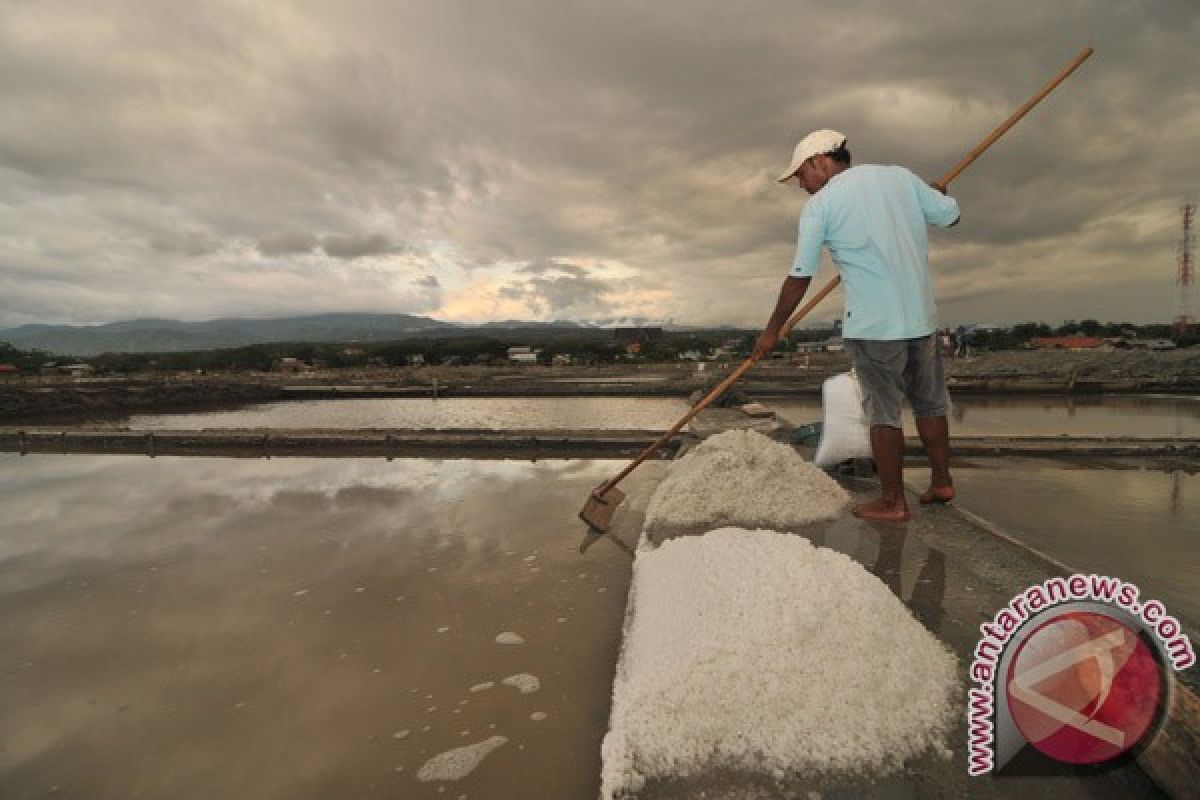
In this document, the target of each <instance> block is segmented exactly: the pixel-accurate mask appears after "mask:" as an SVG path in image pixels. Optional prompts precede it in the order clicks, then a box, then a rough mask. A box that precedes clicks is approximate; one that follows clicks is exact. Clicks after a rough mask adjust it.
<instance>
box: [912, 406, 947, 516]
mask: <svg viewBox="0 0 1200 800" xmlns="http://www.w3.org/2000/svg"><path fill="white" fill-rule="evenodd" d="M917 433H919V434H921V443H922V444H923V445H925V456H926V457H927V458H928V459H929V488H928V489H926V490H925V492H924V494H922V495H921V502H922V503H926V504H927V503H948V502H950V501H951V500H953V499H954V481H953V480H951V478H950V426H949V424H947V422H946V417H945V416H944V415H943V416H940V417H917Z"/></svg>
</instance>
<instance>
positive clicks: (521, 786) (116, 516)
mask: <svg viewBox="0 0 1200 800" xmlns="http://www.w3.org/2000/svg"><path fill="white" fill-rule="evenodd" d="M622 464H623V462H606V461H542V462H538V463H527V462H496V461H492V462H489V461H431V460H398V461H392V462H385V461H382V460H366V459H362V460H358V459H350V460H336V461H334V460H321V459H303V458H290V459H277V460H271V461H266V460H238V459H215V458H214V459H185V458H157V459H147V458H142V457H125V456H68V457H64V456H26V457H23V458H22V457H19V456H10V455H0V502H2V504H3V508H4V514H3V515H0V681H3V685H4V691H3V692H0V786H2V787H3V792H0V794H3V796H4V797H41V796H54V797H87V798H122V799H124V798H136V797H144V798H161V797H171V798H179V799H184V798H212V797H230V798H272V799H273V798H280V799H282V798H314V799H315V798H321V799H322V800H325V799H326V798H330V797H381V798H383V797H388V798H393V797H404V798H410V797H411V798H421V797H427V798H440V797H459V796H460V795H463V794H465V795H467V796H469V797H496V798H529V797H594V796H595V795H596V793H597V791H598V786H599V784H598V776H599V771H600V765H599V747H600V738H601V736H602V735H603V732H604V728H605V722H606V720H607V714H608V704H609V696H608V695H609V690H610V685H611V675H612V670H613V665H614V663H615V660H616V653H617V646H618V643H619V637H620V626H621V615H622V612H623V609H624V603H625V595H626V591H627V586H628V576H629V564H630V558H631V557H630V555H629V554H627V553H626V552H624V551H623V550H621V549H619V548H617V547H614V546H612V543H611V542H610V541H603V540H602V541H600V542H597V543H596V544H595V545H594V546H593V547H592V548H591V549H589V550H588V551H587V552H586V554H582V555H581V554H580V553H579V552H578V550H577V546H578V545H579V543H580V540H581V538H582V537H581V534H582V529H583V526H582V523H580V522H579V521H578V520H577V519H576V518H575V514H576V512H577V511H578V509H579V507H580V506H581V505H582V502H583V500H584V499H585V497H586V495H587V492H588V491H589V490H590V489H591V488H592V487H593V486H595V485H596V484H597V483H599V482H600V481H601V480H603V479H605V478H607V477H609V476H610V475H611V474H612V473H613V472H615V471H616V469H617V468H619V467H620V466H621V465H622ZM660 470H661V465H657V464H647V465H645V466H644V467H643V468H642V469H641V470H639V471H638V472H637V473H635V474H634V475H633V476H631V477H630V478H629V479H628V481H627V482H626V488H627V489H632V490H633V491H632V492H631V502H630V506H634V505H636V504H637V503H639V502H640V503H642V504H643V506H644V500H645V497H644V495H645V494H646V493H647V492H648V491H649V487H651V486H652V485H653V483H654V482H655V480H656V479H657V478H658V477H660V472H659V471H660ZM639 493H640V494H639ZM639 497H640V500H639ZM627 519H628V520H629V522H630V524H637V523H638V522H639V518H638V515H637V514H636V513H629V514H628V517H627ZM622 524H624V523H622ZM505 632H512V633H516V634H519V635H520V636H521V637H522V638H523V640H524V644H521V645H503V644H498V643H497V641H496V637H497V636H498V635H499V634H501V633H505ZM522 673H528V674H530V675H533V676H536V677H537V678H538V682H539V683H540V688H539V689H538V690H537V691H536V692H532V693H528V694H523V693H522V692H521V691H519V689H518V688H517V687H514V686H512V685H506V684H504V683H503V680H504V679H505V678H507V677H510V676H513V675H518V674H522ZM518 682H519V683H524V684H526V685H527V684H528V681H527V680H523V681H518ZM485 683H493V684H494V686H492V687H490V688H486V689H478V690H477V691H474V692H473V691H471V688H472V687H478V686H480V685H482V684H485ZM526 688H527V686H526ZM535 714H538V715H540V714H544V715H545V717H544V718H541V717H540V716H539V718H534V715H535ZM494 736H503V737H506V738H507V740H508V741H507V743H505V744H504V745H502V746H501V747H499V749H497V750H496V751H495V752H494V753H492V754H490V755H488V756H487V757H486V758H485V759H484V760H483V762H482V764H480V766H479V767H478V768H477V769H475V770H474V771H473V772H472V773H470V774H469V775H467V776H466V777H465V778H463V779H462V780H459V781H455V782H441V783H439V782H421V781H419V780H417V777H416V776H417V773H418V772H419V770H420V768H421V767H422V765H423V764H425V763H426V761H427V760H428V759H430V758H432V757H434V756H436V755H438V754H439V753H443V752H445V751H448V750H451V749H454V748H458V747H462V746H464V745H471V744H476V743H479V742H484V741H486V740H489V739H491V738H492V737H494ZM439 789H441V790H442V791H439Z"/></svg>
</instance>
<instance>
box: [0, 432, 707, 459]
mask: <svg viewBox="0 0 1200 800" xmlns="http://www.w3.org/2000/svg"><path fill="white" fill-rule="evenodd" d="M661 435H662V432H661V431H646V430H585V431H565V430H510V431H492V430H404V429H397V430H386V429H362V430H318V429H304V430H286V429H241V430H237V429H230V430H211V429H209V430H199V431H177V430H159V431H132V430H128V429H113V428H109V429H104V428H96V429H86V428H73V429H72V428H59V429H44V428H43V429H34V428H28V429H15V428H0V452H8V453H21V454H25V453H114V454H121V453H126V454H135V455H148V456H157V455H186V456H234V457H254V458H261V457H263V456H310V457H311V456H341V457H351V456H382V457H386V458H409V457H436V458H522V459H527V458H625V457H630V458H631V457H633V456H635V455H637V454H638V453H640V452H641V451H642V450H644V449H645V448H646V446H647V445H649V444H650V442H652V441H654V440H655V439H657V438H658V437H659V436H661ZM683 438H684V436H683V435H679V436H676V437H673V438H672V440H671V441H670V442H669V443H668V444H667V446H666V447H664V448H663V450H662V451H661V452H660V454H659V457H661V458H671V457H672V456H673V455H674V454H675V452H676V450H677V449H678V448H679V445H680V443H681V441H682V440H683Z"/></svg>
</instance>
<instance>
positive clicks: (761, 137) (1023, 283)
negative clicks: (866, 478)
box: [0, 0, 1200, 325]
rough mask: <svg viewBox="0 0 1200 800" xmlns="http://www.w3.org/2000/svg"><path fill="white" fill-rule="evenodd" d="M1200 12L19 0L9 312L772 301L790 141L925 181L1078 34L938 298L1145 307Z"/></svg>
mask: <svg viewBox="0 0 1200 800" xmlns="http://www.w3.org/2000/svg"><path fill="white" fill-rule="evenodd" d="M1198 35H1200V5H1197V4H1196V3H1195V2H1193V0H1173V1H1169V0H1147V1H1146V2H1141V3H1113V2H1110V0H1073V1H1072V2H1034V1H1033V0H1021V1H1020V2H1015V3H1007V4H999V3H994V2H982V0H964V1H963V2H959V3H949V4H948V3H945V2H944V1H943V0H938V1H937V2H934V0H907V1H906V2H903V3H897V2H890V1H889V2H885V0H847V2H844V3H842V4H840V5H839V6H837V8H836V10H832V9H830V7H828V6H827V5H824V4H817V3H814V2H793V1H791V0H788V1H787V2H784V1H783V0H780V1H779V2H751V3H739V4H735V5H730V4H727V3H717V2H689V3H655V4H645V3H633V2H619V1H618V2H598V1H597V2H582V1H575V0H572V1H571V2H563V3H543V2H532V0H530V1H529V2H522V1H521V0H514V1H513V2H506V3H503V4H485V3H465V2H456V1H454V0H451V1H450V2H445V3H436V4H429V3H420V2H392V1H390V0H389V1H388V2H385V1H384V0H350V1H349V2H332V1H330V2H314V3H308V4H305V5H303V6H296V7H293V6H282V5H276V4H267V5H260V6H247V5H245V4H241V3H235V2H214V3H203V4H183V3H177V4H175V3H164V4H145V3H141V2H134V1H133V0H125V1H124V2H121V1H120V0H114V1H113V2H109V3H106V4H105V5H104V8H103V10H102V11H101V10H95V11H91V10H89V9H88V8H87V7H86V6H80V5H79V4H75V3H68V2H66V0H60V2H44V3H36V4H33V3H30V4H17V5H15V6H11V7H10V8H9V9H8V10H7V11H6V14H5V18H4V23H3V24H0V92H2V93H3V96H4V98H5V101H4V103H3V105H0V289H3V292H4V296H5V297H6V299H10V300H11V302H10V303H6V304H5V307H4V308H3V309H0V325H2V324H18V323H21V322H32V321H44V322H54V321H104V320H108V319H114V318H120V317H126V316H133V315H135V314H143V313H156V314H164V315H178V314H188V315H200V316H217V315H222V314H225V313H240V314H253V313H263V314H266V313H270V314H278V313H288V312H292V311H295V310H313V311H317V310H324V309H338V310H345V309H353V308H362V309H364V310H366V309H370V310H410V311H411V310H415V309H421V310H422V312H423V313H434V315H437V312H438V310H439V309H438V308H436V307H431V306H429V305H428V304H429V303H431V302H442V301H443V300H445V301H446V302H447V303H448V305H446V306H445V310H446V313H463V314H466V313H476V314H481V315H486V314H487V313H489V312H488V311H487V308H489V307H490V306H488V304H487V302H485V301H487V300H488V299H489V298H491V299H492V300H495V299H499V300H509V301H516V302H518V303H520V304H522V305H523V307H525V308H527V309H528V311H529V313H530V314H544V315H553V314H562V313H568V314H572V315H576V316H580V317H600V316H606V317H607V316H613V315H628V316H635V315H637V316H647V315H649V316H658V317H674V318H676V319H678V320H679V321H681V322H706V323H728V322H734V323H742V324H761V322H762V321H763V319H764V318H765V316H766V313H767V312H768V311H769V308H770V305H771V303H772V302H773V299H774V296H773V295H774V292H775V289H776V288H777V286H778V283H779V281H780V280H781V279H782V277H783V274H784V273H785V272H786V269H787V265H788V263H789V262H790V259H791V255H792V249H793V247H794V241H793V237H794V232H795V219H796V214H797V212H798V211H799V209H800V206H801V204H802V202H803V199H804V197H803V195H802V194H800V193H798V192H796V191H795V190H792V189H789V188H786V187H781V186H779V185H777V184H775V183H774V181H773V178H774V175H775V173H776V172H777V170H778V169H780V168H781V167H782V166H783V165H784V164H785V163H786V162H787V160H788V157H789V155H790V151H791V148H792V147H793V145H794V144H795V141H796V139H797V138H798V137H799V136H801V135H802V134H803V133H805V132H806V131H808V130H810V129H813V128H817V127H834V128H838V129H840V130H842V131H844V132H845V133H847V134H848V135H849V137H850V145H851V149H852V151H853V152H854V154H855V158H856V160H857V161H859V162H875V163H880V162H883V163H902V164H905V165H908V166H910V167H912V168H913V169H914V170H916V171H917V172H918V173H920V174H922V175H923V176H925V177H928V178H933V177H936V176H938V175H940V174H942V173H944V172H945V171H946V170H947V169H948V168H949V167H950V166H951V165H952V164H953V163H954V162H955V161H956V160H957V159H958V158H959V157H960V156H961V155H962V154H963V153H965V152H966V151H967V150H969V149H970V148H971V147H972V146H973V145H974V144H976V143H977V142H978V141H979V140H980V139H981V138H982V137H983V136H984V135H986V134H987V133H988V132H989V131H990V130H991V128H992V127H993V126H995V125H996V124H997V123H998V122H999V121H1000V120H1002V119H1003V118H1004V117H1005V116H1007V114H1008V113H1009V112H1010V111H1011V110H1012V109H1013V108H1015V107H1016V106H1017V105H1019V104H1020V103H1021V102H1022V101H1023V100H1024V99H1026V98H1027V97H1028V96H1029V95H1030V94H1032V93H1033V92H1034V91H1035V90H1036V89H1037V88H1038V87H1040V86H1041V84H1042V83H1044V82H1045V81H1046V80H1047V79H1048V78H1049V77H1050V76H1051V75H1053V74H1054V73H1055V72H1056V71H1057V70H1058V69H1059V68H1060V67H1061V66H1062V65H1063V64H1065V63H1066V61H1067V60H1068V59H1069V58H1070V57H1071V56H1072V55H1073V54H1074V53H1075V52H1076V51H1077V50H1078V49H1079V48H1080V47H1082V46H1083V45H1085V44H1092V45H1095V46H1096V48H1097V55H1096V56H1095V57H1094V58H1093V59H1092V60H1091V61H1090V62H1089V63H1087V64H1085V65H1084V67H1083V68H1082V69H1081V70H1080V72H1079V73H1078V75H1077V76H1075V77H1073V78H1071V79H1070V80H1069V81H1068V82H1067V83H1066V84H1065V85H1064V86H1063V87H1062V88H1061V89H1060V90H1059V91H1058V92H1056V93H1055V94H1054V95H1052V96H1051V97H1050V98H1049V99H1048V100H1047V101H1046V102H1045V103H1044V104H1043V105H1042V106H1041V107H1039V108H1038V109H1036V110H1035V111H1034V112H1033V113H1032V114H1031V115H1030V117H1029V118H1028V119H1026V120H1025V121H1023V122H1022V123H1020V125H1018V126H1017V127H1016V128H1015V129H1014V130H1013V131H1012V132H1010V133H1009V134H1008V135H1007V136H1006V137H1005V138H1004V139H1002V140H1001V141H1000V142H999V143H998V144H997V145H996V147H994V148H993V149H992V150H991V151H989V152H988V153H987V154H985V155H984V156H983V157H982V158H981V159H980V160H979V161H978V162H977V163H976V164H975V165H974V166H972V167H971V169H970V170H969V171H968V172H966V173H964V175H963V176H962V177H961V178H960V179H959V180H958V181H956V182H955V184H954V185H953V186H952V192H953V194H955V196H956V197H958V199H959V201H960V203H961V205H962V208H963V223H962V225H960V226H959V227H958V228H955V229H954V230H953V231H951V232H949V233H948V234H941V233H937V234H935V235H934V237H933V247H934V252H933V262H934V266H935V271H936V272H937V277H938V290H939V296H943V297H944V302H943V311H944V316H949V317H951V319H948V320H947V321H956V320H954V319H953V317H954V315H959V314H961V315H964V316H965V317H968V318H969V317H971V316H979V315H983V316H986V317H987V318H988V321H992V322H996V321H1001V322H1002V321H1005V320H1007V319H1014V318H1017V317H1020V316H1022V315H1023V314H1025V313H1027V312H1028V310H1029V309H1030V308H1032V307H1034V306H1033V305H1030V300H1031V298H1039V299H1042V298H1046V297H1049V296H1053V297H1056V298H1057V299H1058V303H1057V305H1056V304H1054V303H1049V302H1047V307H1048V308H1054V309H1059V308H1061V309H1062V311H1061V314H1062V316H1073V317H1085V316H1098V317H1104V316H1106V315H1109V314H1113V315H1115V314H1121V315H1126V316H1131V317H1134V318H1137V319H1142V320H1149V319H1162V318H1165V317H1169V316H1170V315H1171V314H1172V313H1173V311H1174V305H1173V296H1172V294H1171V283H1172V277H1173V276H1172V265H1173V261H1174V250H1175V242H1176V240H1177V237H1178V222H1177V218H1176V217H1177V207H1178V205H1179V202H1180V201H1181V200H1182V198H1183V197H1185V196H1187V195H1188V194H1189V193H1192V194H1194V193H1195V192H1196V184H1197V180H1198V178H1200V168H1197V166H1196V165H1195V164H1196V162H1195V159H1194V157H1193V152H1192V151H1193V150H1194V141H1195V131H1196V130H1197V129H1198V126H1200V103H1198V102H1197V96H1196V91H1195V89H1194V88H1193V84H1194V81H1192V80H1190V79H1189V78H1188V77H1187V76H1189V75H1192V74H1194V72H1195V69H1196V67H1197V66H1200V63H1198V61H1200V59H1198V56H1197V55H1196V49H1195V42H1196V40H1197V36H1198ZM99 254H103V259H104V262H105V264H106V269H105V270H104V271H103V272H101V271H97V270H96V269H95V264H96V262H97V258H98V257H99ZM287 256H295V257H296V258H291V259H289V258H284V257H287ZM367 264H370V269H369V270H368V269H364V265H367ZM522 265H528V266H522ZM600 265H608V266H607V267H602V266H600ZM614 270H615V272H614ZM1116 275H1119V276H1122V278H1124V277H1134V276H1136V277H1139V278H1141V279H1142V280H1143V282H1144V283H1145V284H1146V285H1147V287H1148V288H1147V290H1146V292H1144V293H1139V294H1136V295H1135V296H1134V297H1133V298H1132V300H1131V299H1130V295H1129V293H1128V291H1127V287H1126V288H1125V289H1122V288H1120V287H1119V286H1118V285H1117V284H1116V283H1113V276H1116ZM427 279H432V280H433V281H436V282H437V284H438V285H437V286H434V285H433V284H432V283H430V282H428V281H427ZM1122 285H1123V284H1122ZM1108 286H1112V289H1111V290H1109V289H1106V287H1108ZM1084 287H1086V289H1087V291H1086V292H1080V291H1073V290H1075V289H1081V288H1084ZM1154 287H1157V288H1156V289H1155V288H1154ZM431 289H437V290H438V291H437V292H430V290H431ZM1151 289H1153V291H1151ZM1155 291H1157V292H1158V293H1157V294H1155V293H1154V292H1155ZM435 295H436V297H435ZM472 296H478V297H479V298H480V302H479V305H478V308H477V309H475V310H472V308H474V307H471V306H469V304H467V303H466V301H465V300H464V301H460V302H459V304H458V305H455V304H454V303H453V302H452V301H451V298H454V297H459V298H470V297H472ZM179 298H187V299H188V300H189V301H190V303H183V302H182V301H181V300H180V299H179ZM1156 298H1157V299H1156ZM989 300H990V301H991V302H992V303H993V304H994V306H988V305H987V302H988V301H989ZM1131 302H1132V304H1133V305H1132V307H1131V305H1130V303H1131ZM630 304H636V308H635V307H633V306H631V305H630ZM1083 304H1087V306H1088V307H1087V308H1082V307H1080V308H1074V307H1073V305H1083ZM829 305H833V301H830V303H829ZM235 306H236V307H235ZM985 312H986V313H985ZM497 313H503V312H497ZM1056 313H1058V312H1057V310H1056ZM964 321H966V320H964Z"/></svg>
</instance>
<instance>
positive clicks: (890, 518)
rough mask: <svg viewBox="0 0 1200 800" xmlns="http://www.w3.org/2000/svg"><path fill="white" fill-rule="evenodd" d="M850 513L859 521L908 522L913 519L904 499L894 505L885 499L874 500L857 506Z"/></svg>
mask: <svg viewBox="0 0 1200 800" xmlns="http://www.w3.org/2000/svg"><path fill="white" fill-rule="evenodd" d="M850 513H852V514H854V516H856V517H858V518H859V519H871V520H877V521H879V522H907V521H908V520H909V519H911V517H912V515H911V514H909V513H908V504H906V503H905V502H904V500H903V499H900V500H898V501H896V502H894V503H891V502H888V501H887V500H884V499H883V498H880V499H878V500H872V501H871V502H869V503H864V504H863V505H861V506H855V507H854V510H853V511H851V512H850Z"/></svg>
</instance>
